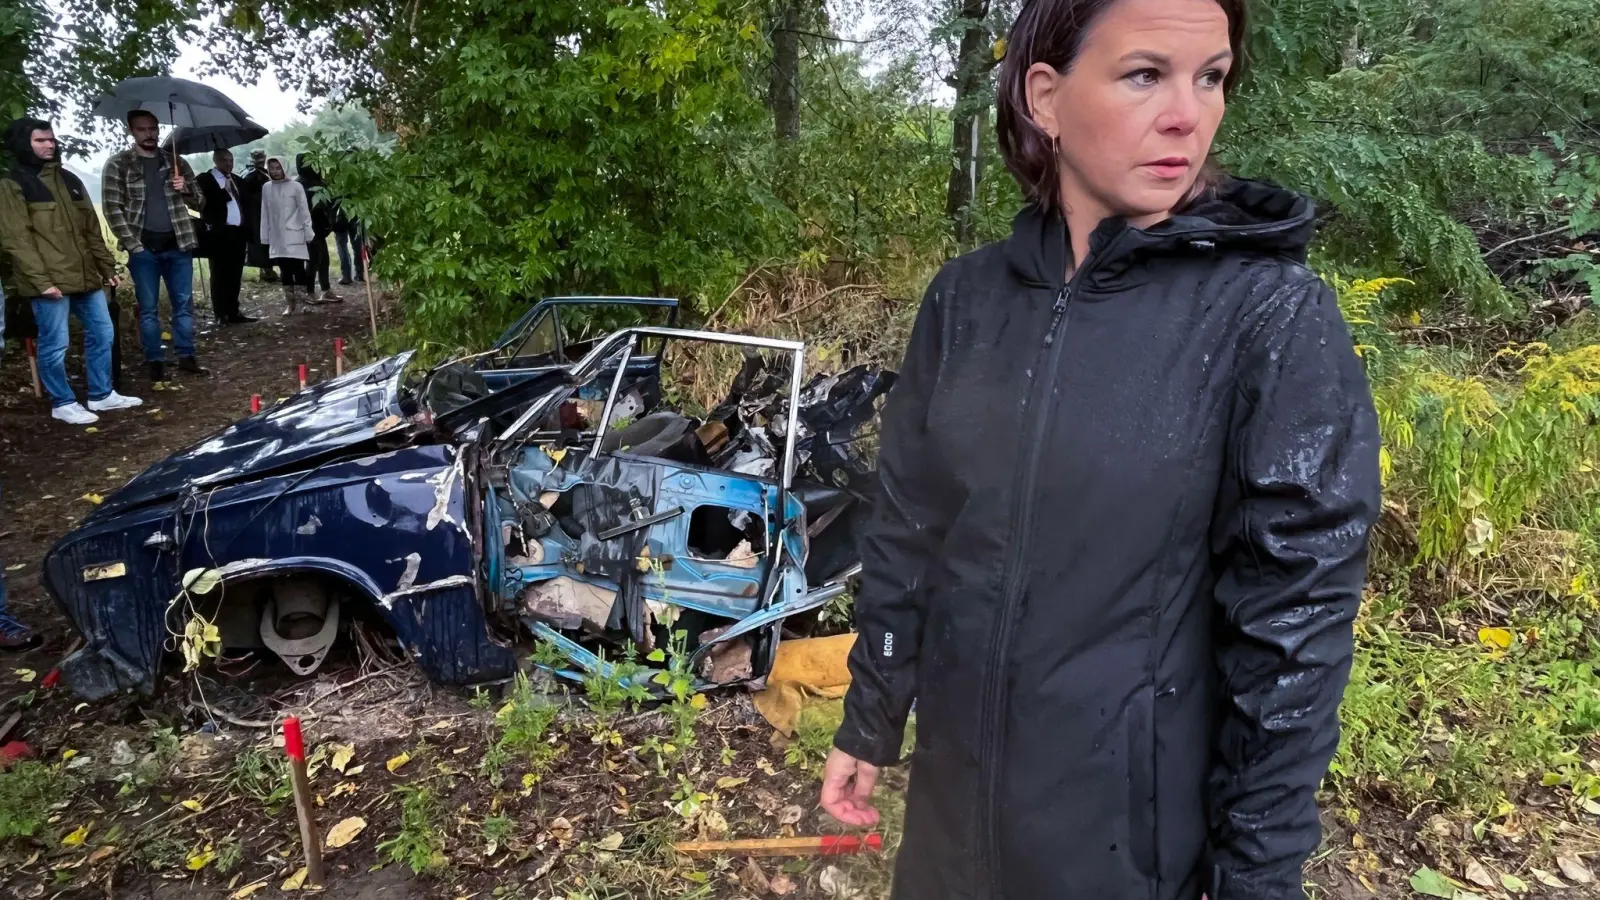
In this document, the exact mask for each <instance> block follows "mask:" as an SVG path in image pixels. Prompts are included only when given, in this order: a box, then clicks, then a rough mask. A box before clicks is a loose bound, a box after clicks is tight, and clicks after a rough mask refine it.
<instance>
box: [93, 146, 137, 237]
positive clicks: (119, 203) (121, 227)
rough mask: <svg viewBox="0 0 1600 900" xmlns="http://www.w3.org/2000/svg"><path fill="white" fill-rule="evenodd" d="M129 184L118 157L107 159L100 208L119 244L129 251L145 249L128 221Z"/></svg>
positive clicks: (101, 173) (101, 179)
mask: <svg viewBox="0 0 1600 900" xmlns="http://www.w3.org/2000/svg"><path fill="white" fill-rule="evenodd" d="M127 192H128V186H127V184H126V183H124V181H123V167H122V166H120V165H118V163H117V157H115V156H113V157H111V158H110V159H108V160H106V165H105V168H104V169H102V170H101V172H100V210H101V211H102V212H103V213H105V217H106V227H107V228H110V229H111V233H112V234H114V235H116V236H117V246H119V247H121V248H122V249H123V250H124V251H126V252H128V253H137V252H139V251H140V250H143V249H144V245H143V244H141V243H139V234H138V232H136V231H135V230H134V228H133V226H132V225H131V224H129V223H128V194H127Z"/></svg>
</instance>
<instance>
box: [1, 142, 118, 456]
mask: <svg viewBox="0 0 1600 900" xmlns="http://www.w3.org/2000/svg"><path fill="white" fill-rule="evenodd" d="M5 148H6V151H7V153H8V155H9V156H10V158H11V169H10V171H8V172H6V173H5V174H4V175H3V176H0V280H3V282H4V284H5V291H6V293H7V294H10V295H11V296H13V297H20V298H25V299H27V300H29V301H31V302H32V306H33V316H34V319H35V320H36V321H37V322H38V326H39V349H38V354H39V380H40V381H41V382H42V383H43V384H44V388H45V390H46V391H48V392H49V394H50V404H51V412H50V415H51V416H52V417H53V418H55V419H57V420H59V421H62V422H66V423H67V424H69V425H89V424H92V423H94V422H96V421H98V420H99V418H100V417H99V416H97V415H95V413H97V412H105V411H107V410H116V409H128V408H131V407H135V406H139V405H141V401H140V400H139V399H138V398H137V397H124V396H122V395H121V394H118V393H117V392H116V391H114V390H112V389H111V342H112V340H113V339H114V332H113V329H112V324H111V314H110V312H109V310H108V309H107V307H106V295H105V290H104V289H105V288H108V287H113V288H114V287H116V285H117V282H118V277H117V263H116V259H115V258H114V257H112V255H111V251H110V250H109V249H108V248H107V247H106V242H105V238H104V237H102V236H101V233H100V219H99V217H98V216H97V215H96V214H95V210H94V203H93V201H91V200H90V199H89V192H88V191H86V190H85V189H84V187H83V182H82V181H80V180H78V176H76V175H74V174H72V173H71V172H68V171H66V170H65V169H63V168H62V167H61V159H60V152H59V149H58V148H57V145H56V136H55V132H54V131H53V130H52V129H51V127H50V123H49V122H46V121H44V120H42V119H32V118H22V119H17V120H16V121H14V122H12V123H11V125H10V126H9V127H8V128H7V129H6V132H5ZM69 312H70V313H71V314H72V315H74V316H77V318H78V321H79V322H80V323H81V324H82V325H83V333H84V338H83V359H84V368H85V370H86V372H85V374H86V376H87V381H88V387H89V395H88V401H89V402H88V408H87V409H86V408H84V404H82V403H79V402H78V398H77V395H76V394H75V393H74V392H73V389H72V385H71V384H70V383H68V381H67V369H66V356H67V338H68V331H67V315H68V313H69Z"/></svg>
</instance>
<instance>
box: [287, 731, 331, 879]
mask: <svg viewBox="0 0 1600 900" xmlns="http://www.w3.org/2000/svg"><path fill="white" fill-rule="evenodd" d="M283 751H284V753H286V754H287V755H288V757H289V780H290V782H291V783H292V784H293V785H294V812H295V817H296V818H298V819H299V820H300V843H301V844H302V845H304V847H305V852H306V882H305V883H306V884H308V885H313V886H316V887H321V886H322V839H321V838H320V837H319V836H318V835H319V832H318V831H317V820H316V818H315V817H314V816H313V814H312V809H313V805H312V803H313V801H312V799H311V779H309V778H307V777H306V744H305V739H304V738H303V737H301V735H300V720H299V719H297V718H295V717H294V716H290V717H288V718H287V719H284V720H283Z"/></svg>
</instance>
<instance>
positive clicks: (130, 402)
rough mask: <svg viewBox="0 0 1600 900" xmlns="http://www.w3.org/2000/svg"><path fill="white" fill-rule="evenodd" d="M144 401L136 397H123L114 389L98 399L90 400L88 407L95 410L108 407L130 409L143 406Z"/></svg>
mask: <svg viewBox="0 0 1600 900" xmlns="http://www.w3.org/2000/svg"><path fill="white" fill-rule="evenodd" d="M143 405H144V401H143V400H140V399H139V398H138V397H124V396H122V395H121V394H119V393H117V392H116V391H112V392H111V393H109V394H107V395H105V396H104V397H102V398H100V399H99V400H90V401H89V408H90V409H91V410H93V411H95V412H105V411H106V410H108V409H132V408H134V407H135V406H143Z"/></svg>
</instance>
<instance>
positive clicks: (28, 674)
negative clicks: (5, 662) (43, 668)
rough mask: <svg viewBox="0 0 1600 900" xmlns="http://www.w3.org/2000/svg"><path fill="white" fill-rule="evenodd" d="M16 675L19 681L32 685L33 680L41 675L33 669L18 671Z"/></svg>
mask: <svg viewBox="0 0 1600 900" xmlns="http://www.w3.org/2000/svg"><path fill="white" fill-rule="evenodd" d="M15 674H16V676H17V679H18V680H19V681H21V682H22V683H24V684H32V683H33V680H34V679H35V678H38V677H39V673H38V672H35V671H34V670H32V669H17V670H16V673H15Z"/></svg>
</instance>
